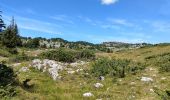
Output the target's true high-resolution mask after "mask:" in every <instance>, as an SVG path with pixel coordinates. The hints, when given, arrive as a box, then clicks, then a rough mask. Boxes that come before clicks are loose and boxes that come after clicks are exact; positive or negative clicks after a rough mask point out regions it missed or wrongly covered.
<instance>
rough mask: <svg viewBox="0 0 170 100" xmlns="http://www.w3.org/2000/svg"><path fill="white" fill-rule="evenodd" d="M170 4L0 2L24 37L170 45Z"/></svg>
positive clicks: (155, 0)
mask: <svg viewBox="0 0 170 100" xmlns="http://www.w3.org/2000/svg"><path fill="white" fill-rule="evenodd" d="M169 8H170V0H1V1H0V10H2V11H3V13H2V16H3V19H4V21H5V23H6V24H7V25H9V23H10V21H11V19H12V16H14V18H15V20H16V23H17V25H18V27H19V32H20V35H21V36H25V37H45V38H63V39H66V40H69V41H87V42H92V43H102V42H111V41H119V42H128V43H142V42H147V43H160V42H170V39H169V37H170V10H169Z"/></svg>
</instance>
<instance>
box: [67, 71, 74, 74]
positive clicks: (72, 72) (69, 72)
mask: <svg viewBox="0 0 170 100" xmlns="http://www.w3.org/2000/svg"><path fill="white" fill-rule="evenodd" d="M67 73H68V74H74V73H75V71H67Z"/></svg>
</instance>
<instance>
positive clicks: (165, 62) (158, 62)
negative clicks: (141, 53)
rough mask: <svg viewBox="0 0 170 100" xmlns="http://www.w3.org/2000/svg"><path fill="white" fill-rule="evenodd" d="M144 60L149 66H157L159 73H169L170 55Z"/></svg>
mask: <svg viewBox="0 0 170 100" xmlns="http://www.w3.org/2000/svg"><path fill="white" fill-rule="evenodd" d="M145 60H146V61H147V62H149V64H151V65H154V66H158V67H159V71H160V72H170V66H169V65H170V53H163V54H159V55H152V56H148V57H146V58H145Z"/></svg>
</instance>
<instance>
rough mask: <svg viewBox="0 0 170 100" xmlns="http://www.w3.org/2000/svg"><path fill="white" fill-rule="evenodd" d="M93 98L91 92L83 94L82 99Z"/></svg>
mask: <svg viewBox="0 0 170 100" xmlns="http://www.w3.org/2000/svg"><path fill="white" fill-rule="evenodd" d="M92 96H94V95H93V94H92V93H91V92H87V93H84V94H83V97H92Z"/></svg>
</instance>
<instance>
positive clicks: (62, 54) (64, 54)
mask: <svg viewBox="0 0 170 100" xmlns="http://www.w3.org/2000/svg"><path fill="white" fill-rule="evenodd" d="M75 54H76V53H75V52H74V51H69V50H66V49H63V48H62V49H58V50H52V51H48V52H44V53H41V54H40V57H41V58H45V59H50V60H56V61H61V62H73V61H74V60H75V58H76V57H75V56H76V55H75Z"/></svg>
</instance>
